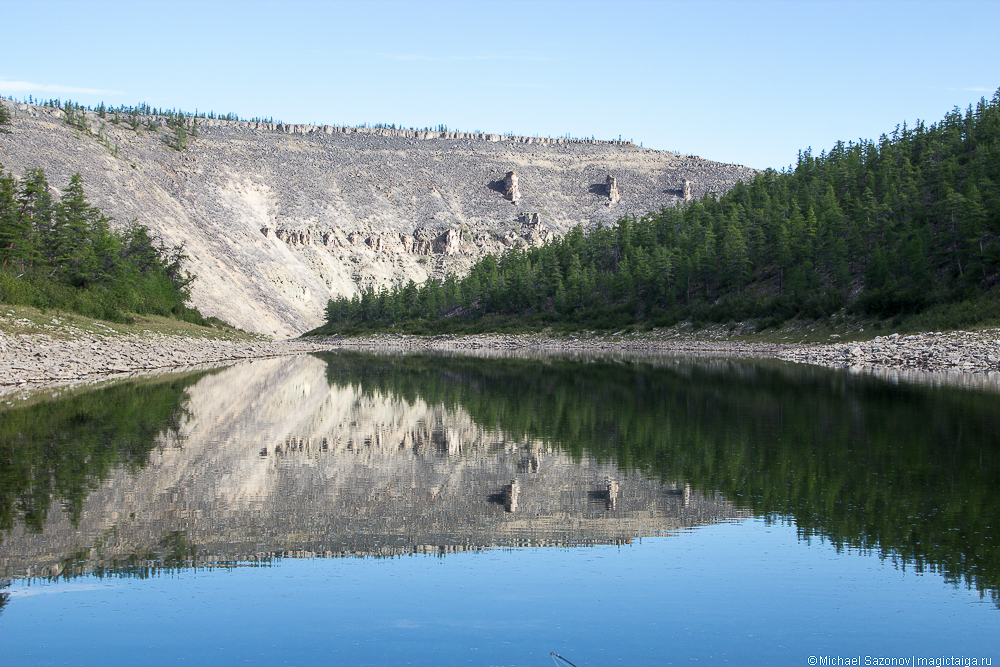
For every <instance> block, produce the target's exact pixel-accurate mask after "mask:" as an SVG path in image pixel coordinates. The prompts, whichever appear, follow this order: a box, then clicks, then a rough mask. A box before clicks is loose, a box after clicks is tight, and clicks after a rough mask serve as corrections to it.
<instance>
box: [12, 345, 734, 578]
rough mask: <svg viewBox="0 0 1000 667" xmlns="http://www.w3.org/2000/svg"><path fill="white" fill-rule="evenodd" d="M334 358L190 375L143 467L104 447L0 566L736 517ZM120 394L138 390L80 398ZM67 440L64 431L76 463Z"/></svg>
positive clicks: (444, 546) (118, 570)
mask: <svg viewBox="0 0 1000 667" xmlns="http://www.w3.org/2000/svg"><path fill="white" fill-rule="evenodd" d="M378 361H379V363H388V362H389V361H390V360H388V359H385V358H380V359H378ZM350 363H351V364H352V367H353V364H354V363H358V364H360V365H361V366H365V363H366V362H365V358H357V357H352V358H351V362H350ZM369 368H374V367H372V366H369ZM332 369H333V367H331V365H330V363H329V362H328V360H323V359H319V358H316V357H307V356H303V357H295V358H288V359H277V360H268V361H258V362H255V363H251V364H243V365H238V366H234V367H231V368H228V369H225V370H222V371H219V372H216V373H214V374H212V375H207V376H204V377H201V378H200V379H199V380H198V381H197V382H195V383H193V384H190V385H189V386H186V387H183V391H182V392H180V393H175V394H174V396H173V398H174V401H173V403H172V407H171V409H170V410H169V411H165V412H164V415H163V416H164V417H165V418H164V419H160V420H159V421H156V420H154V419H153V418H151V417H147V418H146V419H145V420H144V424H146V426H147V428H146V431H144V434H145V436H146V439H145V440H144V441H143V442H142V443H141V446H138V447H137V448H138V450H140V451H141V452H143V455H142V457H141V460H139V461H138V464H135V463H134V462H133V459H135V457H132V458H129V456H126V455H124V454H123V453H122V452H118V450H114V451H108V452H106V454H105V458H108V459H110V458H111V457H113V456H115V455H117V456H119V459H118V461H119V463H120V465H119V466H118V467H117V468H116V467H114V466H105V468H103V469H102V477H103V478H104V479H103V483H100V484H98V483H96V480H94V475H91V476H90V477H88V479H90V480H94V483H89V485H88V486H87V489H86V490H87V491H88V493H77V494H76V496H75V498H76V501H77V505H76V506H75V507H77V509H74V510H73V511H70V512H63V513H58V512H50V513H49V515H48V517H47V519H46V520H45V521H44V522H43V523H38V522H37V521H34V520H30V521H29V517H28V515H27V513H24V514H23V517H22V518H23V521H22V522H21V525H19V526H17V527H16V528H14V527H13V526H11V527H9V528H8V531H9V534H8V537H7V540H6V542H5V544H4V545H3V547H2V548H0V567H2V570H0V572H2V573H3V575H4V576H6V577H38V576H42V577H59V576H61V577H69V576H75V575H79V574H83V573H91V572H93V573H97V574H99V575H106V574H112V573H114V574H127V575H131V576H140V577H144V576H149V575H150V574H152V573H154V572H156V571H159V570H162V569H168V570H169V569H174V568H180V567H199V566H235V565H237V564H245V563H253V562H261V561H265V562H266V561H268V560H269V559H272V558H274V557H289V556H315V555H321V556H333V555H370V556H371V555H373V556H394V555H399V554H404V553H448V552H455V551H465V550H470V549H483V548H490V547H515V546H575V545H591V544H622V543H628V542H630V541H632V540H634V539H636V538H639V537H644V536H652V535H663V534H667V533H669V532H671V531H675V530H678V529H683V528H689V527H693V526H697V525H702V524H705V523H712V522H718V521H722V520H729V519H732V518H735V517H738V516H747V514H746V513H745V512H742V513H741V512H738V511H737V510H736V509H735V507H734V506H733V505H732V503H730V502H728V501H726V500H725V499H723V498H722V497H721V496H719V494H716V493H713V492H708V491H706V492H703V493H698V492H692V490H691V488H690V487H685V486H684V485H680V486H678V485H677V484H676V483H675V482H676V481H677V480H673V481H670V482H666V483H664V482H663V481H661V480H658V479H653V480H651V479H649V478H648V476H647V475H644V474H642V473H641V472H640V471H636V470H629V469H628V468H623V469H619V467H617V466H616V465H615V464H614V463H613V462H612V461H609V460H598V459H596V458H593V457H590V456H588V455H586V454H583V455H581V454H580V453H579V452H568V451H564V450H562V449H560V448H558V447H554V446H552V445H551V444H550V443H547V442H545V441H543V440H540V439H537V438H533V437H530V436H527V435H525V434H523V433H522V434H519V435H516V436H514V435H511V433H509V432H508V431H506V430H505V429H504V428H503V427H502V424H496V425H488V426H484V425H482V424H480V423H478V422H477V421H476V420H474V419H473V418H472V417H471V416H470V414H469V413H468V412H466V411H465V410H464V409H463V408H462V407H461V406H457V405H444V404H443V403H442V402H441V401H439V400H436V399H434V398H432V397H429V400H425V398H423V397H422V396H421V395H420V394H419V393H412V392H411V393H408V394H406V395H400V394H398V393H395V392H393V391H381V390H379V389H378V388H373V387H370V386H368V385H367V384H366V383H365V382H364V381H363V380H362V379H361V378H358V377H353V376H351V377H349V376H346V375H345V376H344V377H342V378H340V379H339V380H337V379H335V380H334V381H332V382H330V381H328V378H329V377H331V376H330V373H331V370H332ZM333 370H334V371H335V369H333ZM182 386H183V385H178V387H177V389H178V391H179V390H180V388H181V387H182ZM131 395H136V396H141V395H142V392H130V391H126V392H123V393H121V394H115V395H114V397H109V396H103V397H95V398H93V399H91V400H92V401H93V403H94V404H99V405H104V404H108V403H117V404H119V405H127V404H128V400H129V398H128V397H129V396H131ZM165 403H166V402H164V405H165ZM52 405H53V406H54V405H57V404H52ZM55 409H56V408H55V407H51V406H50V408H49V411H50V412H51V411H54V410H55ZM70 412H72V411H70ZM121 412H122V413H123V414H124V415H126V417H129V416H130V415H132V414H133V413H134V410H131V409H122V410H121ZM178 413H182V414H183V415H184V418H183V419H182V420H178V419H177V418H176V417H175V415H177V414H178ZM168 415H169V418H167V416H168ZM17 419H18V420H20V421H22V422H23V421H26V420H27V417H26V416H24V415H21V416H19V417H17ZM12 420H13V417H9V419H8V421H12ZM41 421H42V422H43V423H45V422H44V420H41ZM48 423H49V424H50V426H49V428H51V424H52V423H53V422H51V421H50V422H48ZM55 423H57V424H61V423H62V422H55ZM38 428H39V429H43V428H45V427H44V426H41V425H40V426H38ZM75 438H76V436H74V435H72V433H71V432H69V431H67V432H66V433H65V434H64V435H63V436H61V437H60V438H59V441H60V443H61V447H62V448H63V451H64V455H65V456H66V457H67V458H69V459H73V458H76V457H75V456H74V453H73V452H72V451H71V444H70V443H72V442H73V441H74V440H75ZM111 440H114V439H113V438H111ZM137 444H138V443H137ZM81 451H83V453H84V454H87V453H88V452H89V451H90V450H81ZM115 452H118V453H117V454H116V453H115ZM42 529H43V530H42Z"/></svg>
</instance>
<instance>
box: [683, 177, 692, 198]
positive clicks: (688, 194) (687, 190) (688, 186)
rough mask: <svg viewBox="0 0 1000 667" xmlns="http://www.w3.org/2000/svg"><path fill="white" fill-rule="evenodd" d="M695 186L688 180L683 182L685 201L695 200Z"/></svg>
mask: <svg viewBox="0 0 1000 667" xmlns="http://www.w3.org/2000/svg"><path fill="white" fill-rule="evenodd" d="M693 186H694V183H692V182H691V181H689V180H688V179H686V178H685V179H684V180H683V181H681V194H682V196H683V198H684V201H691V199H692V198H693V196H694V195H693Z"/></svg>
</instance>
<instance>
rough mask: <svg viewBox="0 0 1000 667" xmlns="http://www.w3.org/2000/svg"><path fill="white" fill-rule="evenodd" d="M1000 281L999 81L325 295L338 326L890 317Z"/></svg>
mask: <svg viewBox="0 0 1000 667" xmlns="http://www.w3.org/2000/svg"><path fill="white" fill-rule="evenodd" d="M998 281H1000V91H998V92H997V94H996V95H994V97H993V98H992V100H990V101H986V100H985V99H983V100H981V101H980V102H979V104H977V105H976V106H975V107H974V108H973V107H969V108H968V109H967V110H966V111H965V112H962V111H960V110H959V109H957V108H956V109H955V110H954V111H952V112H951V113H949V114H948V115H947V116H945V118H944V119H943V120H941V121H940V122H938V123H935V124H932V125H925V124H924V123H923V122H920V123H917V125H916V126H915V127H912V128H908V127H906V126H905V125H904V126H903V127H902V128H897V129H896V130H895V131H894V132H893V133H892V134H891V135H890V136H883V137H881V138H880V139H879V140H878V141H860V142H858V143H853V142H850V143H843V142H839V143H837V145H836V146H834V147H833V148H832V149H831V150H830V151H829V152H828V153H827V152H823V153H821V154H820V155H818V156H815V155H813V154H812V153H811V151H808V150H807V151H804V152H802V153H800V155H799V157H798V162H797V164H796V165H795V167H794V168H793V169H791V170H789V171H782V172H780V173H779V172H775V171H773V170H768V171H765V172H763V173H760V174H758V175H757V176H756V177H755V178H754V179H753V180H752V181H750V182H749V183H738V184H737V185H736V186H735V187H734V188H733V189H732V190H731V191H730V192H728V193H726V194H724V195H722V196H721V197H716V196H715V195H711V194H710V195H707V196H705V197H703V198H702V199H701V200H700V201H695V202H693V203H691V204H690V205H687V206H684V207H676V208H664V209H662V210H661V211H660V212H659V213H650V214H648V215H645V216H643V217H641V218H623V219H621V220H620V221H619V222H618V223H617V224H616V225H614V226H611V227H597V228H596V229H593V230H591V231H589V232H585V231H584V230H582V229H581V228H579V227H577V228H575V229H573V230H571V231H570V232H569V233H568V234H567V235H566V236H565V237H564V238H562V239H560V240H558V241H556V242H554V243H550V244H548V245H546V246H544V247H541V248H533V249H528V250H523V249H514V250H510V251H508V252H506V253H505V254H503V255H501V256H500V257H495V256H487V257H485V258H483V259H482V260H480V261H479V262H477V263H476V264H475V265H474V266H473V268H472V269H471V271H470V273H469V275H468V276H466V277H465V278H462V279H458V278H455V277H449V278H447V279H446V280H444V281H436V280H430V281H428V282H427V283H426V284H424V285H422V286H420V287H418V286H416V285H414V284H412V283H411V284H410V285H408V286H406V287H402V288H396V289H393V290H383V291H381V292H372V291H370V292H367V293H364V294H362V295H361V296H360V297H356V298H354V299H350V300H349V299H346V298H339V299H337V300H335V301H330V303H329V305H328V308H327V319H328V328H329V329H330V330H333V331H336V330H349V329H350V328H351V327H354V328H358V327H359V326H360V327H362V328H368V329H372V328H380V327H385V326H392V325H399V324H400V323H404V324H408V326H409V328H411V329H412V328H413V326H414V324H419V323H424V324H427V323H430V324H429V325H428V326H430V328H431V329H435V330H441V331H444V330H452V331H457V330H462V329H463V327H465V328H480V329H488V328H490V325H491V324H493V325H497V324H502V323H504V322H512V321H517V322H524V323H528V324H531V323H535V324H548V323H565V324H569V325H577V326H598V327H618V326H621V325H624V324H631V323H649V324H654V325H657V326H661V325H670V324H673V323H675V322H677V321H681V320H684V319H695V320H710V321H726V320H742V319H745V318H765V319H766V320H767V321H769V322H770V323H771V324H776V323H777V322H780V321H783V320H785V319H788V318H791V317H795V316H799V317H821V316H824V315H830V314H832V313H835V312H838V311H839V310H840V309H841V308H844V307H845V306H846V307H849V308H850V309H851V311H852V312H855V313H858V314H860V315H864V316H873V317H878V318H888V317H893V316H901V315H907V314H912V313H917V312H921V311H923V310H925V309H928V308H931V307H933V306H936V305H941V304H955V303H977V302H978V303H981V302H982V300H983V298H984V295H986V298H987V299H993V300H996V289H995V288H996V286H997V283H998ZM970 317H972V318H973V319H975V314H972V315H970Z"/></svg>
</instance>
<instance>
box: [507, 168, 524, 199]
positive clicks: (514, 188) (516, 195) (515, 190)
mask: <svg viewBox="0 0 1000 667" xmlns="http://www.w3.org/2000/svg"><path fill="white" fill-rule="evenodd" d="M503 189H504V197H506V198H507V199H509V200H511V201H512V202H513V203H515V204H516V203H517V201H518V200H519V199H520V198H521V188H519V187H518V185H517V172H516V171H513V170H511V171H508V172H507V174H506V175H505V176H504V177H503Z"/></svg>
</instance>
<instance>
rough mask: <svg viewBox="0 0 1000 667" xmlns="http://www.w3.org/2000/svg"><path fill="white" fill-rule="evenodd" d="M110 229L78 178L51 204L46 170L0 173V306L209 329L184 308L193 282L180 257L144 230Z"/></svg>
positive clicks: (179, 251)
mask: <svg viewBox="0 0 1000 667" xmlns="http://www.w3.org/2000/svg"><path fill="white" fill-rule="evenodd" d="M109 222H110V220H109V219H108V218H107V217H105V216H104V214H102V213H101V211H100V210H99V209H98V208H97V207H96V206H93V205H91V204H90V203H89V202H88V201H87V197H86V195H85V193H84V191H83V181H82V179H81V178H80V175H79V174H76V175H74V176H73V177H71V178H70V182H69V184H68V185H67V186H66V187H65V188H64V189H63V190H62V194H61V196H60V197H59V199H58V201H53V197H52V194H51V193H50V191H49V183H48V179H47V178H46V176H45V172H44V170H42V169H28V170H26V171H25V173H24V176H23V177H22V178H20V179H16V178H14V176H13V174H11V173H9V172H8V173H6V174H4V173H3V168H2V165H0V303H6V304H12V305H27V306H35V307H39V308H58V309H62V310H67V311H72V312H76V313H79V314H81V315H86V316H89V317H98V318H102V319H106V320H114V321H125V320H127V318H128V315H127V314H126V313H137V314H146V315H164V316H169V317H175V318H179V319H183V320H187V321H189V322H193V323H196V324H204V323H205V322H204V320H203V319H202V317H201V315H200V313H198V311H197V310H194V309H191V308H188V307H187V306H186V305H185V303H186V301H187V299H188V296H189V294H188V290H187V287H188V285H189V284H190V282H191V281H192V280H193V277H192V276H191V275H190V274H189V273H187V272H186V271H184V270H182V268H181V262H182V261H183V259H184V255H183V253H182V249H181V248H179V247H175V248H167V247H165V246H164V245H163V244H162V243H159V242H157V241H156V240H155V239H154V238H153V237H152V236H151V235H150V233H149V230H148V229H147V228H146V227H143V226H142V225H138V224H135V223H133V224H131V225H129V226H127V227H126V228H124V229H122V230H114V229H111V227H110V226H109Z"/></svg>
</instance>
